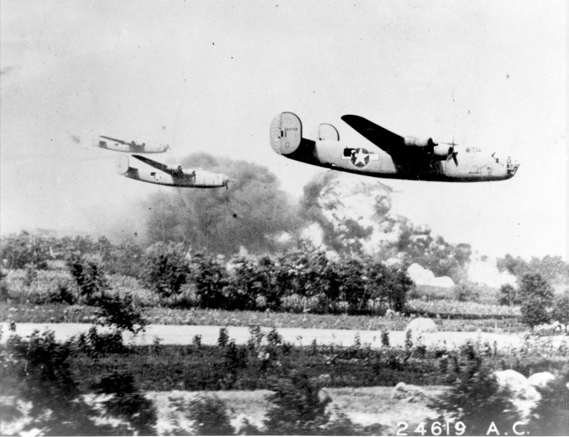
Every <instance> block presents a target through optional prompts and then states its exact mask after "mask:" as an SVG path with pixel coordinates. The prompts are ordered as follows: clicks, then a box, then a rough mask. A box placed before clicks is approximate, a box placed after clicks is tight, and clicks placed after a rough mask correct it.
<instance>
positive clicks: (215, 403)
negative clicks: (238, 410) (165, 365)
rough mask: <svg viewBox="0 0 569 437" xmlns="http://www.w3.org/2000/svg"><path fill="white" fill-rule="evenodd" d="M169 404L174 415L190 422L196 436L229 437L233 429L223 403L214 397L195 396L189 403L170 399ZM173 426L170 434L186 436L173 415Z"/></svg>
mask: <svg viewBox="0 0 569 437" xmlns="http://www.w3.org/2000/svg"><path fill="white" fill-rule="evenodd" d="M168 399H169V400H170V404H171V406H172V407H173V410H174V412H175V413H178V414H181V415H182V416H183V417H184V418H185V419H187V420H189V421H192V422H193V425H192V428H193V429H192V430H191V431H193V432H194V433H195V434H196V435H231V434H233V427H232V426H231V422H230V421H229V416H228V414H227V407H226V406H225V403H224V402H223V401H222V400H221V399H219V398H217V397H215V396H211V397H210V396H197V397H196V398H194V399H191V400H190V401H186V400H185V399H183V398H180V397H173V396H172V397H170V398H168ZM170 422H171V423H172V425H173V426H174V431H173V433H172V434H175V435H187V434H188V431H190V430H188V429H186V428H185V427H183V426H181V424H180V420H179V419H178V418H177V417H176V415H175V414H172V413H171V414H170Z"/></svg>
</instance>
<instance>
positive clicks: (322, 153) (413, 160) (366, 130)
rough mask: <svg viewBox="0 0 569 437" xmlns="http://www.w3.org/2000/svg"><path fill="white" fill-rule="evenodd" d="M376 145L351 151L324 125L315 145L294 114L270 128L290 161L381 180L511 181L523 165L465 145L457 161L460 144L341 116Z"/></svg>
mask: <svg viewBox="0 0 569 437" xmlns="http://www.w3.org/2000/svg"><path fill="white" fill-rule="evenodd" d="M342 120H344V121H345V122H346V123H347V124H348V125H349V126H351V127H352V128H353V129H355V130H356V131H357V132H358V133H360V134H361V135H363V136H364V137H365V138H366V139H367V140H368V141H370V142H371V143H372V145H370V144H368V145H367V146H364V147H352V146H348V145H346V144H342V143H341V142H340V134H339V133H338V131H337V130H336V128H335V127H334V126H332V125H330V124H326V123H323V124H321V125H320V127H319V133H318V139H317V140H316V141H313V140H309V139H306V138H303V136H302V123H301V121H300V119H299V118H298V117H297V116H296V115H295V114H293V113H292V112H283V113H282V114H279V115H277V116H276V117H275V118H274V119H273V121H272V123H271V128H270V135H271V147H272V148H273V150H274V151H275V152H277V153H278V154H280V155H283V156H286V157H287V158H290V159H294V160H296V161H301V162H305V163H307V164H312V165H317V166H320V167H326V168H331V169H334V170H338V171H345V172H349V173H357V174H362V175H367V176H374V177H378V178H390V179H410V180H419V181H441V182H484V181H501V180H506V179H510V178H512V177H513V176H514V175H515V174H516V171H517V170H518V167H519V165H520V164H519V163H518V162H517V161H515V160H513V159H512V158H510V157H508V158H507V159H505V160H502V159H499V158H498V157H497V156H496V154H495V153H494V154H492V155H486V154H484V153H482V152H481V151H480V149H478V148H477V147H466V148H465V150H464V152H461V153H460V160H459V159H458V155H459V153H458V151H457V150H456V147H455V146H457V144H455V143H454V141H453V142H451V143H436V142H434V141H433V139H432V138H416V137H402V136H399V135H397V134H394V133H393V132H390V131H388V130H387V129H384V128H382V127H381V126H378V125H376V124H374V123H372V122H371V121H369V120H366V119H365V118H363V117H360V116H357V115H344V116H343V117H342Z"/></svg>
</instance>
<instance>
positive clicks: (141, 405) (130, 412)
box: [93, 372, 158, 435]
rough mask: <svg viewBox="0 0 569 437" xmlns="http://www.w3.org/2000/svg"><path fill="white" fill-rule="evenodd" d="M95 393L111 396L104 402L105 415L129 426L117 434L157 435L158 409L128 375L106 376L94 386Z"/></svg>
mask: <svg viewBox="0 0 569 437" xmlns="http://www.w3.org/2000/svg"><path fill="white" fill-rule="evenodd" d="M93 388H94V389H95V393H97V394H102V395H111V397H110V398H108V399H106V400H104V401H103V402H102V406H103V408H104V409H105V415H106V416H111V417H115V418H117V419H122V420H123V421H126V423H127V424H128V425H127V426H123V427H122V429H117V430H116V431H118V432H117V434H119V432H120V434H123V435H126V434H132V431H133V430H134V431H136V432H137V433H138V435H156V420H157V417H158V415H157V413H156V407H155V406H154V404H153V403H152V401H151V400H150V399H146V397H144V395H143V394H142V393H141V392H140V391H139V390H138V388H137V387H136V385H135V383H134V378H133V376H132V375H130V374H128V373H118V372H114V373H113V374H111V375H109V376H106V377H104V378H102V379H101V381H100V382H99V383H97V384H95V385H94V387H93Z"/></svg>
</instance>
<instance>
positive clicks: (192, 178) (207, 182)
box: [116, 155, 231, 188]
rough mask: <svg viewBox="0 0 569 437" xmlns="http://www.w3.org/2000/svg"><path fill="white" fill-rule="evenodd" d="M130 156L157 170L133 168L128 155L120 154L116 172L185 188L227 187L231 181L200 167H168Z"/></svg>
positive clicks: (133, 177) (141, 157) (155, 182)
mask: <svg viewBox="0 0 569 437" xmlns="http://www.w3.org/2000/svg"><path fill="white" fill-rule="evenodd" d="M132 156H133V158H136V159H138V160H140V161H142V162H144V163H145V164H148V165H149V166H151V167H154V168H155V169H157V170H158V171H156V170H150V169H139V168H133V167H131V166H130V165H129V159H128V156H121V157H119V159H118V160H117V167H116V169H117V173H118V174H120V175H123V176H125V177H127V178H130V179H135V180H138V181H143V182H149V183H151V184H158V185H169V186H171V187H185V188H219V187H225V188H229V182H231V180H230V179H229V178H228V177H227V176H225V175H223V174H221V173H213V172H211V171H206V170H201V169H183V168H182V167H181V166H178V167H169V166H167V165H165V164H161V163H159V162H156V161H153V160H151V159H148V158H145V157H144V156H138V155H132Z"/></svg>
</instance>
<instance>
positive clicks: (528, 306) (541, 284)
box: [520, 273, 553, 328]
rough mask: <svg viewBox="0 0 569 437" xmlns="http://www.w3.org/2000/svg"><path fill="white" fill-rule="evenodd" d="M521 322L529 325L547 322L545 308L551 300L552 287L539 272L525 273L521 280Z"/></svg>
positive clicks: (547, 314) (547, 317) (549, 304)
mask: <svg viewBox="0 0 569 437" xmlns="http://www.w3.org/2000/svg"><path fill="white" fill-rule="evenodd" d="M520 298H521V301H522V307H521V312H522V323H526V324H528V325H529V326H530V327H532V328H533V327H534V326H537V325H541V324H543V323H548V322H549V320H550V315H549V313H548V311H547V309H548V308H549V307H550V306H551V304H552V302H553V289H552V288H551V285H549V283H548V282H547V281H546V280H545V279H543V277H542V276H541V275H540V274H539V273H535V274H532V273H527V274H525V275H524V277H523V278H522V280H521V284H520Z"/></svg>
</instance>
